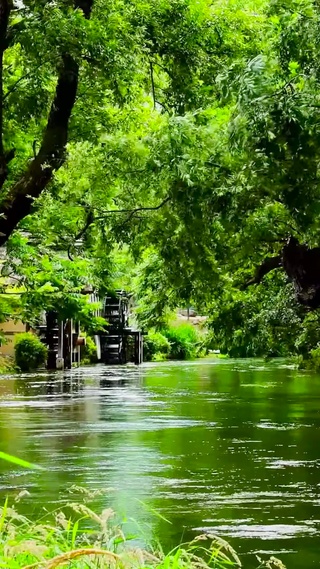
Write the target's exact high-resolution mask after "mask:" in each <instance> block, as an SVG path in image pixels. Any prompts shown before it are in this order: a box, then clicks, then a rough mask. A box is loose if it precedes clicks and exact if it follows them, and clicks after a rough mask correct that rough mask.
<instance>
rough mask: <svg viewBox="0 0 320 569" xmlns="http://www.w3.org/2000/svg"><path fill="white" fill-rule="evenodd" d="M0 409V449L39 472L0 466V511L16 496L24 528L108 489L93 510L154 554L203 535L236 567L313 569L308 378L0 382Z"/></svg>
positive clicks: (318, 437) (175, 370) (203, 375)
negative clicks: (116, 520)
mask: <svg viewBox="0 0 320 569" xmlns="http://www.w3.org/2000/svg"><path fill="white" fill-rule="evenodd" d="M0 407H1V409H0V437H1V449H2V450H3V451H5V452H9V453H11V454H15V455H17V456H19V457H21V458H25V459H27V460H30V461H32V462H35V463H38V464H39V465H42V466H43V467H44V468H45V470H44V471H43V472H35V471H33V472H30V471H28V470H22V469H20V468H18V467H14V466H13V465H9V464H6V463H3V462H1V463H0V491H1V492H2V495H3V497H4V496H5V495H7V494H9V496H10V495H14V494H17V493H18V492H19V490H21V489H27V490H28V491H29V492H30V494H31V495H30V497H29V498H26V499H25V500H24V501H23V502H22V503H21V508H22V510H23V511H24V512H26V513H28V515H29V516H36V515H38V514H39V511H41V510H42V509H43V508H44V507H45V508H47V509H48V510H50V509H55V508H56V507H57V503H61V504H65V503H66V502H68V501H70V499H71V498H70V495H69V494H68V489H69V488H70V486H71V485H78V486H83V487H86V488H88V489H94V490H96V489H104V488H106V489H107V488H109V489H110V490H109V491H108V493H107V494H106V495H104V496H100V497H97V498H95V503H94V506H95V507H96V508H103V507H106V506H111V507H113V508H115V509H116V511H117V512H118V514H119V515H120V516H122V517H123V518H124V519H126V520H127V521H126V523H125V526H124V527H125V529H126V528H127V529H129V530H130V531H136V532H137V533H139V534H141V533H142V534H143V536H144V539H145V540H146V541H150V540H151V539H159V540H160V541H161V543H162V545H163V546H164V548H166V549H168V548H170V547H173V546H175V545H177V544H178V543H180V542H184V541H187V540H190V539H192V538H193V537H195V536H196V535H197V534H199V533H202V532H205V531H210V532H211V533H215V534H218V535H221V536H223V537H225V538H226V539H228V540H229V541H230V543H231V544H232V545H233V546H234V547H235V548H236V549H237V550H238V552H240V554H242V555H245V557H246V558H247V563H248V567H254V566H256V565H257V563H255V559H254V555H255V554H259V555H260V554H261V553H262V552H267V553H272V554H275V555H277V556H278V557H280V558H281V559H282V561H283V562H284V563H286V564H287V566H288V569H290V568H291V567H294V568H295V569H302V568H303V569H306V568H309V567H318V566H319V563H320V548H319V534H320V476H319V474H320V376H318V375H312V374H308V373H305V372H304V373H302V372H298V371H295V370H294V369H292V368H291V367H290V366H289V365H286V363H285V362H283V361H278V362H277V361H272V362H269V363H265V362H263V361H260V360H241V361H240V360H219V359H215V360H214V359H213V360H210V359H206V360H199V361H194V362H173V363H172V362H169V363H159V364H158V363H157V364H144V365H143V366H141V367H139V368H137V367H133V366H132V367H131V366H128V367H120V366H119V367H114V368H110V367H106V366H101V365H98V366H94V367H90V368H82V369H75V370H72V371H70V372H67V373H65V374H63V373H62V372H57V373H56V374H52V375H49V374H46V373H43V374H40V375H39V374H38V375H32V374H28V375H22V376H8V377H4V376H1V378H0ZM72 500H73V501H74V497H73V498H72ZM159 514H160V515H159ZM163 518H166V520H167V521H166V520H165V519H163Z"/></svg>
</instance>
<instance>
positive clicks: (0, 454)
mask: <svg viewBox="0 0 320 569" xmlns="http://www.w3.org/2000/svg"><path fill="white" fill-rule="evenodd" d="M0 459H2V460H5V461H6V462H11V463H12V464H17V465H18V466H22V467H23V468H30V469H32V470H44V469H43V468H42V466H39V465H38V464H33V463H32V462H28V461H27V460H23V459H22V458H18V457H17V456H12V455H11V454H7V453H6V452H2V451H0Z"/></svg>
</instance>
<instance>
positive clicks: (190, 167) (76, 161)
mask: <svg viewBox="0 0 320 569" xmlns="http://www.w3.org/2000/svg"><path fill="white" fill-rule="evenodd" d="M319 30H320V8H319V6H318V3H316V2H315V1H312V0H294V1H293V0H291V1H290V2H289V1H288V2H287V1H284V0H281V1H280V0H248V1H244V0H218V1H216V2H214V3H211V2H209V1H208V0H201V1H198V0H197V1H196V0H160V1H159V0H145V1H143V2H142V1H141V0H129V1H126V2H123V1H120V0H110V1H109V0H107V1H105V0H75V1H74V2H73V1H71V0H70V1H69V0H57V1H55V2H50V1H46V0H43V1H39V0H37V2H35V1H32V0H28V1H27V0H25V1H23V2H22V1H21V2H19V1H16V2H10V1H9V0H8V1H4V0H1V1H0V38H1V39H0V45H1V49H0V53H1V58H0V185H1V195H0V244H6V246H7V252H8V257H7V260H6V263H5V265H4V268H3V274H4V275H10V274H11V275H14V276H15V278H17V279H18V282H19V286H23V287H24V290H25V293H24V303H25V304H24V306H25V311H26V314H30V313H31V312H34V313H36V311H37V308H36V307H39V306H43V305H44V304H43V303H45V304H47V305H52V303H54V302H59V303H60V305H61V302H62V300H61V299H63V302H62V305H63V306H65V309H64V310H66V311H68V310H70V311H71V312H72V311H74V310H75V308H74V303H72V302H71V303H70V298H71V296H70V295H72V294H73V295H74V296H73V298H78V297H79V295H77V294H75V293H77V291H79V290H80V289H81V288H83V287H85V286H86V285H87V284H88V283H90V284H91V285H93V286H95V287H96V288H97V289H98V290H100V291H104V290H106V289H107V288H108V287H112V286H115V285H116V283H126V284H127V286H129V287H130V288H132V289H133V290H134V292H135V294H136V298H137V302H138V315H139V318H140V320H141V322H142V323H144V324H145V325H151V324H157V322H161V320H162V319H163V315H164V313H165V311H166V310H167V309H170V308H174V307H176V306H177V305H191V304H192V305H195V306H197V307H198V308H199V310H201V311H203V312H204V313H205V314H208V315H209V317H210V322H211V326H212V329H213V331H214V334H215V341H216V342H217V347H221V348H222V349H223V350H225V351H227V352H229V353H233V354H234V355H259V354H261V353H270V354H276V355H281V354H282V355H284V354H285V353H288V352H290V353H291V352H294V351H297V350H299V346H298V344H299V342H300V340H299V338H301V337H302V336H303V334H305V332H306V329H307V328H306V326H307V324H306V322H307V323H308V322H310V321H312V322H314V321H315V320H316V319H317V314H315V315H314V316H312V317H311V316H310V315H308V313H307V310H306V308H303V307H302V306H301V305H302V304H303V305H305V306H307V307H309V308H312V309H314V308H317V307H318V306H319V303H320V293H319V291H320V272H319V271H320V269H318V268H317V267H318V266H320V263H319V260H320V252H319V250H318V249H317V246H318V245H319V237H318V234H319V222H318V218H319V214H318V208H319V203H320V201H319V196H318V193H319V180H318V176H319V174H318V164H319V151H320V138H319V127H318V122H319V110H320V100H319V92H320V90H319V84H318V83H319V81H320V73H319V69H320V59H319V49H318V38H319ZM259 283H260V284H259ZM294 292H295V295H294ZM76 304H77V302H76ZM78 309H79V310H80V311H81V310H83V307H80V308H79V307H78ZM312 326H313V324H312ZM257 331H259V333H257ZM301 343H303V342H302V340H301V342H300V344H301ZM300 344H299V345H300ZM305 345H306V344H304V346H305ZM308 346H309V344H308Z"/></svg>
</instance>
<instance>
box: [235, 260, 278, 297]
mask: <svg viewBox="0 0 320 569" xmlns="http://www.w3.org/2000/svg"><path fill="white" fill-rule="evenodd" d="M280 267H282V257H281V255H277V256H276V257H268V258H267V259H265V260H264V261H263V263H261V265H260V266H259V267H257V269H256V272H255V275H254V277H252V278H251V279H250V280H249V281H248V282H247V283H245V285H244V286H243V287H242V288H243V290H246V289H247V288H248V287H249V286H251V285H253V284H260V283H261V281H262V279H263V277H264V276H265V275H267V274H268V273H270V272H271V271H273V270H274V269H279V268H280Z"/></svg>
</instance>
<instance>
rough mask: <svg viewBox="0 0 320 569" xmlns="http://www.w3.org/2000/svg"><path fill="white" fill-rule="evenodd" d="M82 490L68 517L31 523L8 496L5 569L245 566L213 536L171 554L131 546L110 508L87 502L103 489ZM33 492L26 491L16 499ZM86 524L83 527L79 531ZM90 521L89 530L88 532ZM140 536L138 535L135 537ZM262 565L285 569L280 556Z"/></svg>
mask: <svg viewBox="0 0 320 569" xmlns="http://www.w3.org/2000/svg"><path fill="white" fill-rule="evenodd" d="M70 491H71V492H72V491H73V492H76V493H77V494H78V495H79V493H81V494H82V503H80V504H79V503H73V502H70V503H68V504H67V507H68V510H69V512H70V510H71V511H73V515H72V516H71V517H67V516H66V514H65V513H64V512H63V511H55V512H54V513H53V514H52V515H50V514H46V515H45V516H41V517H40V519H39V520H38V521H35V522H33V521H31V520H29V519H28V518H26V517H25V516H22V515H21V514H19V512H18V511H17V509H16V505H15V504H12V505H11V504H9V502H8V499H7V500H6V501H5V503H4V505H3V507H2V508H0V536H1V539H0V567H6V569H18V568H19V569H31V568H32V569H36V568H39V569H40V568H41V569H57V568H60V567H67V566H68V567H69V566H70V567H71V565H72V568H73V569H97V568H98V567H99V569H110V568H112V569H145V568H146V567H147V568H148V569H226V568H228V567H229V568H232V567H233V568H234V569H236V568H241V567H243V565H242V563H241V560H240V559H239V557H238V555H237V553H236V551H235V550H234V549H233V548H232V546H231V545H230V544H229V543H228V542H227V541H225V540H223V539H221V538H220V537H217V536H214V535H209V534H205V535H200V536H197V537H196V538H195V539H194V540H193V541H192V542H191V543H190V544H185V545H179V546H177V547H176V548H174V549H173V550H172V551H170V552H169V553H168V554H167V555H165V554H163V553H162V551H160V552H157V551H154V550H151V551H150V549H149V550H148V549H145V548H139V547H137V546H136V545H133V546H132V547H130V544H129V542H128V540H127V539H126V536H125V534H124V532H123V527H122V525H121V523H117V522H116V521H115V514H114V512H113V510H111V509H110V508H106V509H104V510H103V511H102V512H101V513H98V512H95V511H93V510H92V509H91V508H90V506H89V504H90V502H92V500H93V499H94V498H95V497H96V496H97V495H100V494H102V493H103V491H97V492H89V491H87V490H85V489H83V488H79V487H76V486H75V487H72V488H71V489H70ZM26 496H30V495H29V493H28V492H27V491H25V490H24V491H22V492H21V493H20V494H19V495H18V496H17V498H16V502H19V501H20V500H21V499H22V498H24V497H26ZM82 525H83V529H81V527H82ZM88 525H89V527H90V530H88ZM133 537H136V536H133ZM258 562H259V567H260V568H262V567H265V568H266V569H285V566H284V565H283V564H282V563H281V561H280V560H279V559H276V558H275V557H271V558H270V559H269V560H262V559H259V558H258Z"/></svg>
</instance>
